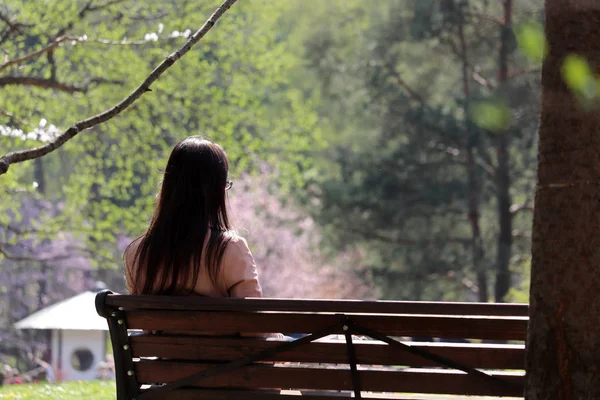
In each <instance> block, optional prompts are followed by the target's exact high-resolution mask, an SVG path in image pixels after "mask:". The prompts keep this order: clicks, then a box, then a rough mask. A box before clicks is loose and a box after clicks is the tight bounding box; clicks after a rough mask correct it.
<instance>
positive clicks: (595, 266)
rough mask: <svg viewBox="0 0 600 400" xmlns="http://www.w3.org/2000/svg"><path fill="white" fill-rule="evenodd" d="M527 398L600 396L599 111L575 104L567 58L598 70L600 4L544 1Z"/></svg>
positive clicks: (588, 397)
mask: <svg viewBox="0 0 600 400" xmlns="http://www.w3.org/2000/svg"><path fill="white" fill-rule="evenodd" d="M546 36H547V39H548V42H549V47H550V52H549V55H548V56H547V58H546V60H545V61H544V65H543V68H542V110H541V124H540V132H539V135H540V141H539V152H538V158H539V167H538V176H537V188H536V197H535V209H534V221H533V240H532V254H533V261H532V271H531V291H530V302H531V308H530V323H529V330H528V337H527V361H526V368H527V389H526V398H527V399H529V400H538V399H540V400H541V399H598V398H600V296H599V292H600V185H599V182H600V162H599V155H600V113H599V112H598V110H593V111H589V110H588V111H585V110H584V109H582V108H581V107H579V106H578V103H577V101H576V99H575V97H574V95H573V94H572V93H571V92H570V91H569V89H568V88H567V86H566V84H565V83H564V80H563V79H562V76H561V66H562V63H563V60H564V58H565V57H566V56H567V55H570V54H577V55H579V56H582V57H585V58H586V59H587V60H588V61H589V63H590V67H591V68H592V69H593V70H594V71H595V72H596V73H598V72H600V3H599V2H597V1H590V0H578V1H576V0H546Z"/></svg>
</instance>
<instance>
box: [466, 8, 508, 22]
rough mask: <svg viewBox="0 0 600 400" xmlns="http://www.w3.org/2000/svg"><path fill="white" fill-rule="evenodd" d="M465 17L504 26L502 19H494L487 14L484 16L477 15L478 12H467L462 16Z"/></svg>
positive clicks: (481, 14)
mask: <svg viewBox="0 0 600 400" xmlns="http://www.w3.org/2000/svg"><path fill="white" fill-rule="evenodd" d="M464 15H465V16H467V17H471V18H474V19H481V20H484V21H490V22H493V23H495V24H498V25H504V19H503V18H497V17H494V16H492V15H488V14H484V13H479V12H474V11H468V12H466V13H465V14H464Z"/></svg>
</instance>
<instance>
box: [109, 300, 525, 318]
mask: <svg viewBox="0 0 600 400" xmlns="http://www.w3.org/2000/svg"><path fill="white" fill-rule="evenodd" d="M106 304H107V305H109V306H112V307H123V308H145V309H161V310H194V311H290V312H333V313H364V314H371V313H373V314H440V315H489V316H493V315H495V316H517V317H527V316H528V315H529V306H528V305H527V304H517V303H453V302H426V301H366V300H312V299H273V298H268V299H267V298H244V299H242V298H211V297H199V296H136V295H127V296H123V295H117V294H112V295H109V296H108V297H107V298H106Z"/></svg>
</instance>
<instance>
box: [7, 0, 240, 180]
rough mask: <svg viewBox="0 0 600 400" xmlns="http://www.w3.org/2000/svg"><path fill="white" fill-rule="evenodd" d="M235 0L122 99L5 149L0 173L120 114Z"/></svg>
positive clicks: (227, 1)
mask: <svg viewBox="0 0 600 400" xmlns="http://www.w3.org/2000/svg"><path fill="white" fill-rule="evenodd" d="M236 1H237V0H225V1H224V2H223V4H221V5H220V6H219V8H217V9H216V11H215V12H214V13H213V14H212V15H211V16H210V18H209V19H208V20H207V21H206V22H205V23H204V25H203V26H202V27H201V28H200V29H199V30H198V31H197V32H196V33H194V34H193V35H192V36H191V37H190V38H189V39H188V40H187V42H186V43H185V44H184V45H183V46H182V47H181V48H180V49H179V50H177V51H175V52H174V53H173V54H171V55H170V56H168V57H167V58H166V59H165V60H164V61H163V62H162V63H160V64H159V65H158V66H157V67H156V68H155V69H154V71H152V73H151V74H150V75H149V76H148V77H147V78H146V80H144V82H142V84H141V85H140V86H138V88H137V89H136V90H134V91H133V92H132V93H131V94H130V95H129V96H127V97H126V98H125V99H123V100H122V101H121V102H119V103H118V104H116V105H115V106H114V107H112V108H110V109H108V110H106V111H104V112H102V113H100V114H98V115H96V116H93V117H91V118H88V119H85V120H82V121H79V122H77V123H76V124H75V125H73V126H72V127H70V128H69V129H67V130H66V131H65V132H63V133H62V134H60V135H59V136H57V137H56V138H55V139H54V140H53V141H51V142H49V143H46V144H44V145H42V146H39V147H36V148H33V149H28V150H22V151H16V152H11V153H8V154H6V155H4V156H2V157H1V158H0V175H2V174H5V173H6V171H8V168H9V167H10V165H11V164H15V163H19V162H23V161H27V160H32V159H34V158H39V157H42V156H44V155H46V154H48V153H50V152H52V151H54V150H56V149H58V148H59V147H61V146H62V145H63V144H65V143H66V142H67V141H69V140H70V139H72V138H73V137H75V136H76V135H77V134H78V133H79V132H81V131H83V130H86V129H89V128H91V127H93V126H96V125H98V124H101V123H103V122H106V121H108V120H109V119H111V118H113V117H114V116H116V115H118V114H120V113H121V112H123V111H124V110H125V109H127V108H128V107H129V106H131V105H132V104H133V103H134V102H135V101H136V100H137V99H139V98H140V97H141V96H142V95H143V94H144V93H146V92H148V91H151V89H150V86H151V85H152V83H154V82H155V81H156V80H157V79H158V78H159V77H160V76H161V75H162V74H163V73H164V72H165V71H166V70H167V69H168V68H169V67H171V66H172V65H173V64H174V63H175V62H176V61H177V60H179V59H180V58H181V57H183V56H184V55H185V54H186V53H187V52H188V51H189V50H190V49H191V48H192V47H193V46H194V45H195V44H196V43H197V42H198V41H200V39H202V38H203V37H204V35H206V33H207V32H208V31H210V29H211V28H212V27H213V26H214V25H215V23H216V22H217V21H218V19H219V18H220V17H221V16H222V15H223V14H224V13H225V12H226V11H227V10H228V9H229V8H230V7H231V6H232V5H233V4H235V3H236Z"/></svg>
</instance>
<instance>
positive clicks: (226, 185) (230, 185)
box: [225, 181, 233, 190]
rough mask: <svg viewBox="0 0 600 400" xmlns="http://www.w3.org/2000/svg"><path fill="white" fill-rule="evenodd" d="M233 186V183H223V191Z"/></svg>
mask: <svg viewBox="0 0 600 400" xmlns="http://www.w3.org/2000/svg"><path fill="white" fill-rule="evenodd" d="M232 186H233V181H225V190H229V189H231V187H232Z"/></svg>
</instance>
